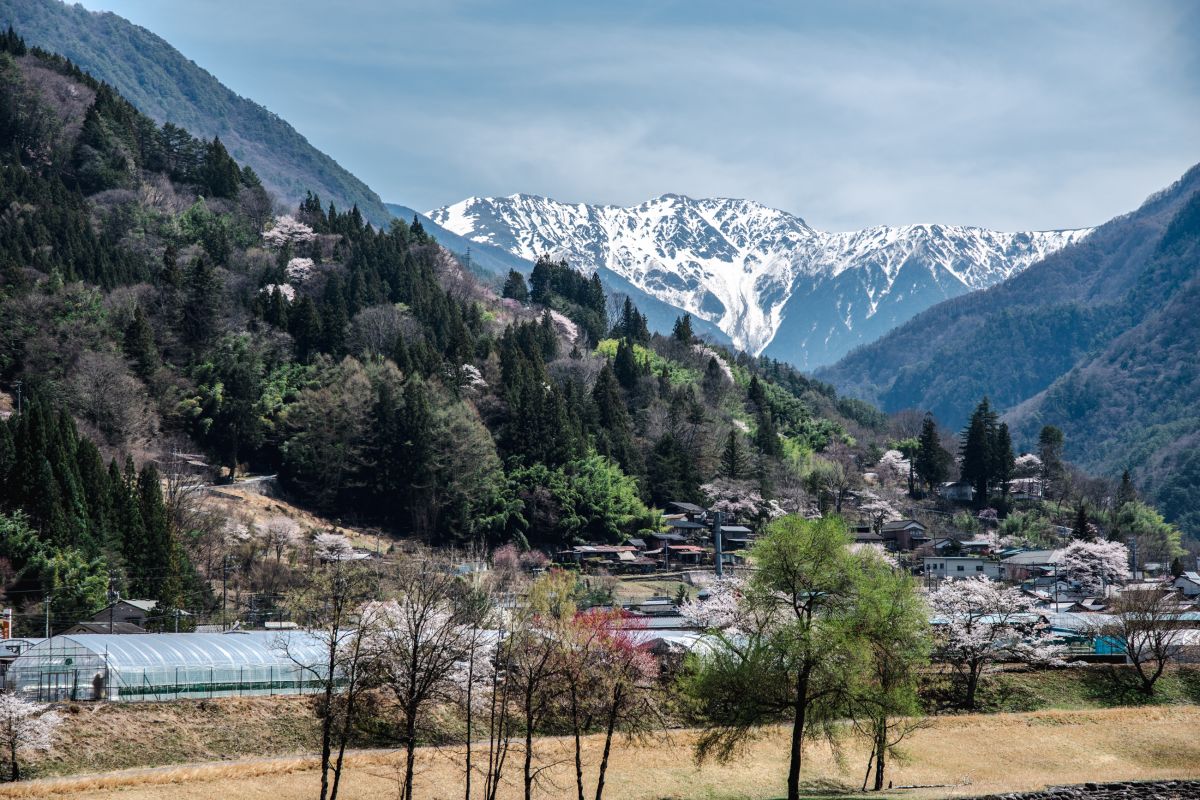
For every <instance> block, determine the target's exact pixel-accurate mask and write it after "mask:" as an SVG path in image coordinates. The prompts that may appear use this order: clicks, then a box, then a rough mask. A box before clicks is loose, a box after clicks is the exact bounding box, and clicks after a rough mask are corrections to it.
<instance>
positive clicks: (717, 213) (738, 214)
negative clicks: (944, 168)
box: [428, 193, 1089, 367]
mask: <svg viewBox="0 0 1200 800" xmlns="http://www.w3.org/2000/svg"><path fill="white" fill-rule="evenodd" d="M428 216H429V217H430V218H431V219H432V220H434V221H435V222H436V223H438V224H439V225H441V226H442V227H444V228H446V229H448V230H450V231H452V232H454V233H455V234H458V235H460V236H462V237H464V238H466V239H468V240H471V241H475V242H479V243H484V244H488V245H491V246H494V247H498V248H500V249H502V250H505V251H507V252H509V253H512V254H514V255H516V256H519V257H520V258H524V259H528V260H535V259H537V258H538V257H539V256H541V255H543V254H549V255H551V256H553V257H556V258H558V257H563V258H566V259H568V260H569V261H570V262H571V263H572V264H573V265H575V266H576V267H578V268H579V269H581V270H584V271H592V270H596V269H600V268H604V269H607V270H610V271H611V272H613V273H615V274H617V275H619V276H620V277H621V278H623V279H624V280H626V281H628V282H629V283H630V284H632V285H633V286H636V287H637V288H638V289H640V290H642V291H645V292H647V293H649V294H651V295H653V296H655V297H657V298H659V299H660V300H663V301H665V302H667V303H669V304H671V305H673V306H675V307H677V308H679V309H682V310H685V311H687V312H689V313H691V314H693V315H694V316H697V317H699V318H701V319H704V320H707V321H709V322H712V323H713V324H715V325H716V326H717V327H718V328H720V329H721V330H722V331H724V332H725V333H726V334H728V335H729V337H730V338H731V339H732V340H733V342H734V343H735V344H736V345H737V346H738V347H741V348H743V349H745V350H747V351H749V352H751V353H755V354H759V353H764V352H766V353H767V354H769V355H775V356H777V357H780V358H783V359H785V360H788V361H792V362H793V363H795V364H797V365H799V366H802V367H813V366H817V365H819V364H825V363H830V362H832V361H833V360H836V358H838V357H839V356H841V355H843V354H844V353H846V352H848V351H849V350H850V349H852V348H853V347H854V346H856V345H858V344H862V343H864V342H866V341H870V340H872V339H874V338H875V337H876V336H878V335H881V334H882V333H884V332H886V331H887V330H888V329H890V328H891V327H894V326H895V325H897V324H900V323H902V322H904V321H905V320H907V319H908V318H910V317H911V316H913V315H915V314H916V313H919V312H920V311H922V310H924V309H925V308H927V307H928V306H930V305H933V304H934V303H935V302H938V301H940V300H943V299H946V298H948V297H953V296H956V295H959V294H963V293H965V292H968V291H972V290H975V289H981V288H985V287H987V286H991V285H993V284H995V283H997V282H999V281H1001V280H1004V279H1005V278H1007V277H1009V276H1010V275H1012V274H1014V273H1016V272H1018V271H1020V270H1022V269H1024V268H1025V267H1026V266H1028V265H1029V264H1031V263H1033V262H1034V261H1037V260H1039V259H1041V258H1042V257H1044V256H1045V255H1047V254H1049V253H1051V252H1054V251H1055V250H1058V249H1059V248H1061V247H1063V246H1065V245H1067V244H1070V243H1072V242H1075V241H1078V240H1079V239H1081V238H1082V237H1083V236H1085V235H1087V233H1088V232H1089V231H1088V230H1077V231H1035V232H1018V233H1001V232H997V231H991V230H987V229H984V228H975V227H965V226H952V225H942V224H937V223H924V224H915V225H899V226H876V227H872V228H867V229H865V230H861V231H847V232H842V233H828V232H824V231H818V230H815V229H814V228H812V227H810V226H809V225H808V223H806V222H805V221H804V220H803V219H802V218H800V217H798V216H796V215H794V214H790V213H788V212H786V211H781V210H779V209H776V208H771V207H769V206H766V205H764V204H762V203H759V202H757V201H755V200H747V199H741V198H724V197H711V198H692V197H688V196H686V195H681V194H673V193H668V194H663V195H660V196H658V197H656V198H652V199H650V200H647V201H645V202H643V203H641V204H639V205H636V206H629V207H621V206H611V205H589V204H585V203H575V204H572V203H562V202H559V201H557V200H554V199H551V198H547V197H540V196H537V195H529V194H515V195H510V196H509V197H499V198H495V197H471V198H467V199H466V200H462V201H460V202H458V203H454V204H452V205H449V206H445V207H443V208H439V209H435V210H433V211H430V212H429V213H428Z"/></svg>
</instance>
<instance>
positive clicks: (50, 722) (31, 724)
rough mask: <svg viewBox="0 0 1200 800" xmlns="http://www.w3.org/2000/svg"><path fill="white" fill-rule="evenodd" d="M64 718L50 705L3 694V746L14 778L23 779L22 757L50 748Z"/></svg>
mask: <svg viewBox="0 0 1200 800" xmlns="http://www.w3.org/2000/svg"><path fill="white" fill-rule="evenodd" d="M61 722H62V718H61V717H60V716H59V715H58V714H57V713H56V712H54V711H51V710H50V706H48V705H40V704H38V703H31V702H29V701H28V700H23V699H21V698H20V697H18V696H16V695H15V694H12V693H5V694H0V748H2V749H3V750H4V753H5V754H6V757H7V759H8V764H9V775H10V778H11V780H14V781H19V780H21V765H20V761H19V759H20V757H21V756H26V755H29V754H30V753H35V752H45V751H46V750H49V749H50V746H51V744H52V743H53V739H54V730H55V728H57V727H58V726H59V724H60V723H61Z"/></svg>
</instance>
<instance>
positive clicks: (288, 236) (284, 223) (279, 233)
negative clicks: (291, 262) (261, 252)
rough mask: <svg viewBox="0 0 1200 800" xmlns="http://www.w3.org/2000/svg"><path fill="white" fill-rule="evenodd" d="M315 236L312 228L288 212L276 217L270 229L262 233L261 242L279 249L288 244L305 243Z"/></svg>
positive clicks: (312, 239) (292, 245) (293, 245)
mask: <svg viewBox="0 0 1200 800" xmlns="http://www.w3.org/2000/svg"><path fill="white" fill-rule="evenodd" d="M316 238H317V234H316V233H315V232H314V231H313V229H312V228H310V227H308V226H307V225H305V224H304V223H303V222H300V221H299V220H297V219H296V218H295V217H293V216H291V215H290V214H285V215H284V216H282V217H279V218H278V219H276V220H275V224H274V225H273V226H272V227H271V229H270V230H268V231H266V232H265V233H263V242H264V243H265V244H266V245H267V246H268V247H274V248H276V249H280V250H281V249H283V248H284V247H288V246H291V247H295V246H296V245H298V244H307V243H309V242H312V241H314V240H315V239H316Z"/></svg>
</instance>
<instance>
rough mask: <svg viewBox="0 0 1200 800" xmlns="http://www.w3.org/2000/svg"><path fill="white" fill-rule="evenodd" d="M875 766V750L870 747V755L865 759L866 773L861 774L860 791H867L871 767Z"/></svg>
mask: <svg viewBox="0 0 1200 800" xmlns="http://www.w3.org/2000/svg"><path fill="white" fill-rule="evenodd" d="M874 764H875V748H874V746H872V747H871V755H870V756H868V757H867V771H866V772H865V773H863V785H862V791H864V792H865V791H866V790H867V781H869V780H870V779H871V767H872V766H873V765H874Z"/></svg>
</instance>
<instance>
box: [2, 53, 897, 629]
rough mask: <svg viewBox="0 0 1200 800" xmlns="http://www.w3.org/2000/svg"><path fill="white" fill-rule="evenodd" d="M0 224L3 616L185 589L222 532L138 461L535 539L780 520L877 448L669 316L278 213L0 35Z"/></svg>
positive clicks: (465, 534) (790, 375)
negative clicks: (689, 506)
mask: <svg viewBox="0 0 1200 800" xmlns="http://www.w3.org/2000/svg"><path fill="white" fill-rule="evenodd" d="M0 208H4V209H5V213H4V214H3V215H0V388H3V389H4V390H5V391H6V392H7V393H9V395H10V396H12V395H13V394H15V392H16V387H17V385H18V382H19V384H20V386H21V393H22V403H21V407H20V408H19V409H16V410H17V411H18V413H16V414H13V415H11V417H10V418H9V419H8V421H7V422H4V423H3V424H0V522H2V523H3V524H5V525H8V526H10V527H11V530H9V531H7V532H6V533H5V535H4V536H0V558H4V559H7V562H5V563H6V564H7V565H8V566H10V567H11V572H5V573H3V576H0V577H4V579H5V580H8V581H10V582H11V581H17V582H23V583H22V584H21V587H22V588H21V589H20V592H21V594H20V596H21V597H22V598H23V602H24V601H25V600H28V601H29V602H33V601H36V600H40V596H39V595H38V592H39V591H41V590H42V589H45V588H55V587H59V586H60V584H61V585H62V586H64V587H65V586H66V585H67V584H68V583H69V585H70V586H72V587H74V588H75V589H78V591H76V592H74V593H67V592H65V591H64V592H61V593H60V592H58V591H55V592H54V594H53V597H54V605H55V608H56V611H55V614H56V615H58V614H61V615H62V616H63V617H64V618H67V619H70V618H71V617H72V615H73V614H77V612H78V611H79V610H80V609H87V608H95V607H100V606H102V605H103V603H104V593H105V592H106V591H107V588H108V586H109V579H110V576H112V580H113V582H114V585H115V588H117V589H118V590H119V591H121V592H122V594H123V596H130V595H129V594H128V593H129V592H130V591H134V592H137V593H139V594H141V595H142V596H149V597H152V598H155V599H158V600H160V601H161V603H162V606H163V607H164V608H188V609H202V608H204V607H205V604H206V603H211V596H210V595H208V594H207V588H206V587H208V586H210V585H211V583H210V582H211V580H212V579H213V578H214V576H215V575H216V574H219V570H220V566H219V564H218V563H216V562H214V561H213V558H212V553H213V552H216V550H217V549H219V548H217V547H216V545H214V544H213V543H214V542H222V541H226V540H227V538H228V537H229V536H236V535H238V529H237V524H236V523H237V521H236V520H227V519H214V518H212V517H198V516H196V515H191V514H187V513H184V511H185V510H186V509H184V508H183V506H181V505H179V504H177V503H176V502H175V501H173V500H170V497H171V496H170V495H168V500H169V502H167V504H166V506H165V507H164V506H163V505H162V500H163V498H161V497H160V496H159V494H158V492H157V491H153V490H152V489H157V487H158V486H159V481H158V477H157V475H158V474H159V473H156V471H155V470H154V469H153V468H154V467H155V465H156V464H157V465H159V466H160V467H161V468H162V470H163V471H168V470H169V469H171V468H172V465H173V464H175V459H174V458H173V457H172V456H171V453H173V452H174V451H182V452H186V453H201V454H204V455H205V457H206V458H207V459H208V460H209V461H210V462H211V463H212V464H213V465H214V466H220V467H221V468H222V470H223V471H224V472H225V473H229V472H234V471H237V472H244V471H247V470H250V471H263V472H268V471H269V472H277V473H278V475H279V482H280V484H281V486H282V488H283V490H284V491H285V492H286V493H287V494H288V496H289V499H291V500H292V501H294V502H296V503H298V504H300V505H303V506H304V507H305V508H306V509H310V510H313V511H315V512H319V513H321V514H324V515H326V516H328V517H332V518H338V519H342V520H344V521H345V522H347V523H348V524H354V523H359V524H369V525H373V526H378V527H380V528H381V529H383V530H386V531H389V532H392V533H395V534H399V535H405V536H411V537H414V538H419V539H422V540H425V541H428V542H430V543H433V544H455V545H471V546H479V547H482V546H494V545H497V544H500V543H504V542H512V541H515V542H519V543H521V544H522V545H528V546H533V547H537V548H542V549H544V550H547V551H553V550H555V549H556V548H558V547H561V546H563V545H565V544H570V543H572V542H577V541H581V540H591V541H596V540H600V541H619V540H621V539H623V538H625V537H628V536H631V535H635V534H637V533H638V532H639V531H642V530H644V529H646V528H648V527H649V528H653V527H656V525H657V523H656V519H657V512H656V511H655V509H656V508H660V509H661V508H663V507H664V506H665V504H666V503H668V502H670V501H672V500H690V501H693V502H710V501H711V500H712V499H713V498H714V497H716V496H719V495H720V493H721V492H725V493H727V494H729V493H732V494H733V495H734V496H736V497H738V498H740V499H741V501H742V502H743V504H744V503H746V502H749V506H748V507H745V508H743V511H742V516H743V518H749V517H752V516H754V515H755V514H759V513H764V514H765V513H766V510H767V506H766V503H767V501H768V499H774V500H775V501H776V502H778V503H780V504H782V505H783V506H784V507H788V508H796V509H799V508H807V503H808V502H809V501H810V498H811V497H813V496H814V495H813V494H812V493H811V492H812V491H817V489H815V488H814V487H819V486H822V485H824V484H822V483H821V481H822V480H823V479H822V478H821V476H822V475H826V476H833V477H832V478H830V479H831V480H832V479H833V478H836V477H837V476H838V475H841V476H843V479H844V476H845V475H846V474H847V472H846V465H851V466H850V467H849V468H850V469H861V464H858V460H862V462H863V463H866V462H867V461H871V463H873V460H874V459H870V458H867V457H866V453H867V451H868V449H869V448H872V447H873V446H877V445H878V444H880V443H882V442H883V437H884V435H885V432H884V430H883V428H884V426H885V422H886V420H885V419H884V418H883V416H882V415H881V414H880V413H879V412H878V411H876V410H875V409H873V408H871V407H869V406H867V405H866V404H863V403H861V402H858V401H853V400H848V399H846V398H839V397H838V396H837V395H836V394H835V393H834V392H833V391H832V389H830V387H829V386H827V385H825V384H820V383H817V382H815V381H812V380H810V379H808V378H806V377H804V376H802V375H800V374H799V373H797V372H796V371H795V370H793V369H791V368H789V367H787V366H785V365H782V364H779V363H777V362H772V361H770V360H766V359H755V358H751V357H749V356H746V355H744V354H734V353H732V352H730V351H728V350H725V349H723V348H720V347H714V346H711V345H705V344H703V343H701V342H699V341H698V340H697V339H696V337H695V336H694V331H693V330H692V329H691V326H690V320H689V319H687V318H686V317H684V318H681V319H679V321H678V325H676V326H674V330H673V332H672V335H670V336H661V335H654V334H652V333H651V332H650V330H649V327H648V325H647V320H646V316H645V315H644V314H643V313H642V312H640V311H639V310H638V309H637V308H636V306H635V305H634V304H633V303H629V302H624V303H617V304H614V303H612V302H611V298H610V297H607V296H606V295H605V292H604V289H603V285H602V284H601V282H600V280H599V278H598V277H591V278H589V277H585V276H583V275H582V274H581V273H579V272H578V271H576V270H575V269H573V268H572V267H570V266H569V265H567V264H562V263H552V262H542V263H540V264H539V265H537V266H535V267H534V269H533V270H532V271H531V274H530V276H529V278H528V281H526V279H525V278H523V277H521V276H520V275H519V274H518V275H515V276H510V279H509V280H508V281H507V283H506V287H505V293H506V294H507V295H509V296H508V297H505V298H501V297H499V296H498V295H497V294H496V293H495V292H493V291H492V290H491V289H489V288H488V286H487V285H485V284H483V283H481V282H479V281H477V280H476V279H475V278H474V277H473V276H472V275H471V274H470V273H469V272H467V271H466V270H464V269H463V267H462V265H461V264H460V263H459V262H458V261H457V260H456V259H455V258H454V257H453V256H452V254H451V253H450V252H449V251H448V250H446V249H445V248H443V247H441V246H440V245H438V244H437V243H436V242H435V241H433V239H431V238H430V236H429V235H428V233H427V232H426V231H425V230H424V227H423V226H422V225H421V223H420V220H417V221H416V222H415V223H414V224H412V225H409V224H407V223H405V222H403V221H400V220H396V221H395V222H394V223H393V224H391V225H389V226H388V228H387V229H386V230H379V229H377V228H374V227H372V226H370V225H368V224H367V223H366V222H365V220H364V219H363V217H362V215H361V214H360V213H359V212H358V210H357V209H351V210H346V209H345V208H343V209H341V210H337V209H335V208H331V207H330V206H329V205H327V204H325V203H324V202H323V201H322V200H321V199H319V198H318V197H316V196H315V195H311V194H309V195H306V197H305V199H304V200H303V201H302V202H301V203H300V204H299V206H298V207H296V208H295V210H294V211H293V213H292V214H289V215H279V214H278V213H277V212H276V211H274V203H273V202H272V199H271V198H270V197H269V196H268V194H267V192H266V190H265V189H264V187H263V186H262V185H261V182H260V181H259V179H258V176H257V175H256V174H255V172H254V171H253V170H252V169H249V168H248V167H243V166H240V165H239V164H237V162H236V161H235V160H234V159H233V158H232V157H231V156H230V155H229V153H228V152H227V151H226V149H225V147H224V146H223V145H222V143H221V142H220V141H218V140H215V139H214V140H200V139H195V138H193V137H192V136H191V135H190V134H188V133H187V132H186V131H184V130H183V129H181V128H179V127H177V126H175V125H173V124H169V123H168V124H164V125H162V126H159V125H157V124H156V123H155V122H154V121H153V120H151V119H150V118H149V117H147V116H145V115H143V114H141V113H139V112H138V111H137V110H136V109H135V108H134V107H133V106H132V105H131V104H130V103H128V102H127V101H126V100H124V99H123V98H122V97H120V96H119V95H118V94H117V93H115V92H114V91H112V89H111V88H109V87H107V86H106V85H104V84H101V83H100V82H98V81H96V80H95V79H93V78H91V77H90V76H88V75H87V74H85V73H83V72H81V71H80V70H79V69H78V68H77V67H76V66H75V65H73V64H72V63H70V62H68V61H66V60H65V59H62V58H61V57H57V56H52V55H49V54H47V53H45V52H41V51H34V50H30V49H28V48H27V47H26V46H25V44H24V42H23V41H22V40H21V39H20V38H19V36H17V35H16V34H5V35H3V36H0ZM614 305H615V308H614ZM873 455H874V457H875V458H876V459H877V457H878V451H877V450H876V451H875V452H874V453H873ZM106 463H107V465H108V466H107V467H105V464H106ZM213 477H217V476H213ZM714 486H716V487H717V488H716V489H714V488H713V487H714ZM804 487H808V488H807V489H805V488H804ZM714 492H715V494H714ZM156 498H157V500H156ZM176 499H177V498H176ZM21 515H24V516H21ZM231 526H232V527H231ZM147 543H149V544H147ZM147 547H153V548H154V549H153V552H154V553H156V554H157V555H155V556H153V558H150V560H149V561H148V560H147V556H146V555H145V552H148V551H147V550H146V548H147ZM150 562H153V563H150ZM214 570H217V573H214ZM14 591H16V590H14ZM56 618H57V617H56ZM74 618H76V619H77V618H78V617H77V616H75V617H74Z"/></svg>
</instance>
